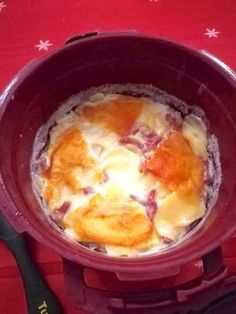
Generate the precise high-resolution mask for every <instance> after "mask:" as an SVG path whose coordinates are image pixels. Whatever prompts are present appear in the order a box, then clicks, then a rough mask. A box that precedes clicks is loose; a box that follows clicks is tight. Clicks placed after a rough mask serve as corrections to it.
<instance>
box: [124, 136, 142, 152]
mask: <svg viewBox="0 0 236 314" xmlns="http://www.w3.org/2000/svg"><path fill="white" fill-rule="evenodd" d="M120 143H121V144H125V145H128V144H130V145H134V146H136V147H138V148H139V149H141V150H142V149H143V144H142V143H140V142H139V141H138V140H137V139H135V138H133V137H129V136H124V137H122V138H121V139H120Z"/></svg>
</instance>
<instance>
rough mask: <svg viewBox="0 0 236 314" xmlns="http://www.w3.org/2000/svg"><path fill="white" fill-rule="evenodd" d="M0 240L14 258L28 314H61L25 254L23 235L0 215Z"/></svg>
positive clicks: (56, 303) (26, 253)
mask: <svg viewBox="0 0 236 314" xmlns="http://www.w3.org/2000/svg"><path fill="white" fill-rule="evenodd" d="M0 239H2V240H3V241H4V242H5V243H6V244H7V246H8V247H9V249H10V250H11V251H12V253H13V254H14V256H15V259H16V262H17V264H18V266H19V269H20V273H21V277H22V280H23V283H24V287H25V291H26V299H27V305H28V313H29V314H58V313H61V311H60V307H59V304H58V301H57V300H56V298H55V296H54V295H53V293H52V292H51V291H50V290H49V288H48V287H47V285H46V283H45V282H44V281H43V280H42V278H41V276H40V274H39V272H38V270H37V269H36V267H35V265H34V263H33V261H32V259H31V257H30V256H29V254H28V252H27V248H26V245H25V240H24V238H23V235H21V234H18V233H16V232H15V230H14V229H13V228H12V227H11V226H10V225H9V223H8V222H7V220H6V219H5V217H4V216H3V214H2V213H0Z"/></svg>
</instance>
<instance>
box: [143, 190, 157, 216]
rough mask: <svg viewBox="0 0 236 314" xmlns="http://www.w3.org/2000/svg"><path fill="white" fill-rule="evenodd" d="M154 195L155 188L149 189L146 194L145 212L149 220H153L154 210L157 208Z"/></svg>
mask: <svg viewBox="0 0 236 314" xmlns="http://www.w3.org/2000/svg"><path fill="white" fill-rule="evenodd" d="M155 196H156V190H151V191H150V192H149V193H148V196H147V202H146V212H147V216H148V217H149V219H150V220H153V218H154V216H155V213H156V210H157V202H156V200H155Z"/></svg>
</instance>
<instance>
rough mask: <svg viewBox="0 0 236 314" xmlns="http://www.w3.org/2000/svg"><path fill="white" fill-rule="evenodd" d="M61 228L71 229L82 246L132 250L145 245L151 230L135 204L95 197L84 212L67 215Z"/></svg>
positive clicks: (143, 214) (148, 222)
mask: <svg viewBox="0 0 236 314" xmlns="http://www.w3.org/2000/svg"><path fill="white" fill-rule="evenodd" d="M64 224H65V225H66V226H68V227H73V228H74V229H75V230H76V232H77V233H78V234H79V238H80V239H81V240H82V241H84V242H95V243H99V244H104V245H106V244H111V245H118V246H124V247H135V246H137V245H139V244H140V243H141V244H143V243H145V241H147V242H148V241H149V240H150V238H151V237H152V236H153V226H152V224H151V222H150V220H149V219H148V217H147V216H146V214H145V213H144V212H143V210H142V209H141V208H140V207H138V206H137V205H135V204H132V203H126V202H124V203H123V202H122V201H119V202H109V201H108V199H107V198H106V197H102V196H101V195H98V194H97V195H95V196H94V197H93V198H92V199H91V200H90V202H89V204H88V206H87V207H85V208H80V209H78V210H75V211H73V212H72V213H70V214H69V215H67V216H66V217H65V219H64Z"/></svg>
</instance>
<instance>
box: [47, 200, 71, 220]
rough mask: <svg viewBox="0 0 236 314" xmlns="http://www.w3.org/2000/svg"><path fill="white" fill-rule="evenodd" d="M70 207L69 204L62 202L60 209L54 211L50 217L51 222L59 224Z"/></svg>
mask: <svg viewBox="0 0 236 314" xmlns="http://www.w3.org/2000/svg"><path fill="white" fill-rule="evenodd" d="M70 205H71V202H69V201H67V202H64V203H63V204H62V205H61V206H60V207H58V208H56V209H54V211H53V212H52V213H51V215H50V216H51V218H52V220H53V221H55V222H57V223H59V222H61V221H62V219H63V218H64V216H65V215H66V213H67V212H68V210H69V208H70Z"/></svg>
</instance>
